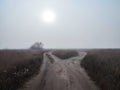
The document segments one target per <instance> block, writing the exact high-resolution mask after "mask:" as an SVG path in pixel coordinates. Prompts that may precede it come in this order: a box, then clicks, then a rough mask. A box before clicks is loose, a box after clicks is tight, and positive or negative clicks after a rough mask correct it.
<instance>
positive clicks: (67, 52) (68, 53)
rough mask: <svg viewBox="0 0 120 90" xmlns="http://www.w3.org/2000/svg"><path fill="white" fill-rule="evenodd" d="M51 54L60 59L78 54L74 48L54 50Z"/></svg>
mask: <svg viewBox="0 0 120 90" xmlns="http://www.w3.org/2000/svg"><path fill="white" fill-rule="evenodd" d="M53 54H54V55H55V56H57V57H59V58H60V59H67V58H70V57H75V56H78V52H77V51H75V50H56V51H54V52H53Z"/></svg>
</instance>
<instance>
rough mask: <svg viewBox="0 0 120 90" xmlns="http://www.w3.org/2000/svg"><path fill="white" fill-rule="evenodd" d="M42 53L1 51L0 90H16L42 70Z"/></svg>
mask: <svg viewBox="0 0 120 90" xmlns="http://www.w3.org/2000/svg"><path fill="white" fill-rule="evenodd" d="M42 54H43V52H42V51H31V50H0V90H16V89H17V88H19V87H21V86H22V85H24V83H25V82H26V81H27V80H29V79H30V78H31V77H32V76H34V75H36V74H37V73H38V71H39V70H40V65H41V63H42V58H43V55H42Z"/></svg>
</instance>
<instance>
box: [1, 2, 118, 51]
mask: <svg viewBox="0 0 120 90" xmlns="http://www.w3.org/2000/svg"><path fill="white" fill-rule="evenodd" d="M48 9H49V10H51V11H53V12H54V14H55V15H56V19H55V21H54V22H53V23H45V22H44V21H43V20H42V19H41V18H40V16H41V14H42V13H43V12H44V11H45V10H48ZM35 42H42V43H44V47H45V48H120V0H0V48H1V49H2V48H10V49H12V48H29V46H31V45H32V44H33V43H35Z"/></svg>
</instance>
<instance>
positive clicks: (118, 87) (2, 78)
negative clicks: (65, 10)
mask: <svg viewBox="0 0 120 90" xmlns="http://www.w3.org/2000/svg"><path fill="white" fill-rule="evenodd" d="M48 51H49V50H48ZM80 51H82V52H83V51H84V52H87V55H86V57H85V58H84V59H83V60H82V62H81V66H82V67H83V68H84V69H85V71H86V72H87V74H88V75H89V76H90V78H91V79H92V80H93V81H94V82H95V84H96V85H97V86H99V87H100V90H120V50H119V49H116V50H115V49H83V50H80ZM53 54H54V55H56V56H57V57H59V58H61V59H63V60H64V59H66V58H70V57H73V56H77V55H78V53H77V52H76V50H55V51H54V52H53ZM42 60H43V51H37V52H34V51H31V50H0V90H16V89H17V88H20V87H22V86H23V85H24V84H25V82H27V81H28V80H29V79H30V78H31V77H32V76H34V75H36V74H37V73H38V71H39V68H40V66H41V63H42Z"/></svg>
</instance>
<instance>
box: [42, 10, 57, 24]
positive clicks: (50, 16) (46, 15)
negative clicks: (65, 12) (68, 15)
mask: <svg viewBox="0 0 120 90" xmlns="http://www.w3.org/2000/svg"><path fill="white" fill-rule="evenodd" d="M42 19H43V21H45V22H47V23H51V22H54V20H55V14H54V12H52V11H45V12H43V15H42Z"/></svg>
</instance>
